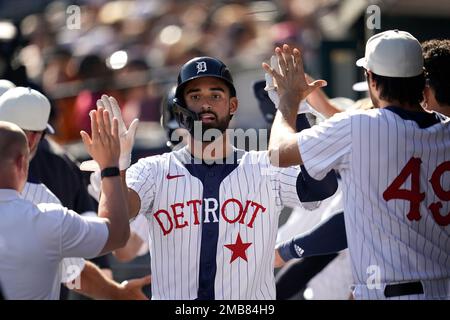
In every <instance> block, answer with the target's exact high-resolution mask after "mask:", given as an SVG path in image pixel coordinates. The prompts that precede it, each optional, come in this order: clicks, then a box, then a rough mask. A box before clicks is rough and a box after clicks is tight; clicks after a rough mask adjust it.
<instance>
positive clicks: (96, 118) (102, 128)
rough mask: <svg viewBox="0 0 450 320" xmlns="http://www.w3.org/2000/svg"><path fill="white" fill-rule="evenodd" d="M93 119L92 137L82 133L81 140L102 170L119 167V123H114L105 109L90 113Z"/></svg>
mask: <svg viewBox="0 0 450 320" xmlns="http://www.w3.org/2000/svg"><path fill="white" fill-rule="evenodd" d="M89 116H90V117H91V131H92V137H90V136H89V134H87V133H86V132H85V131H81V132H80V134H81V138H82V139H83V143H84V145H85V146H86V149H87V151H88V152H89V154H90V155H91V157H92V158H93V159H94V160H95V161H96V162H97V163H98V165H99V167H100V169H104V168H107V167H117V166H118V164H119V156H120V141H119V129H118V127H119V123H118V121H117V119H115V118H113V119H112V121H111V119H110V117H109V112H108V111H107V110H105V109H103V108H99V109H98V110H97V111H95V110H94V111H91V112H90V113H89Z"/></svg>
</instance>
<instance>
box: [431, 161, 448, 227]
mask: <svg viewBox="0 0 450 320" xmlns="http://www.w3.org/2000/svg"><path fill="white" fill-rule="evenodd" d="M446 171H450V161H446V162H443V163H441V164H440V165H439V166H438V167H437V168H436V170H434V172H433V174H432V176H431V179H430V183H431V186H432V187H433V190H434V193H436V195H437V196H438V198H439V199H440V200H442V201H450V189H449V190H447V191H445V190H444V189H443V188H442V184H441V176H442V175H443V174H444V172H446ZM428 209H430V210H431V213H432V214H433V218H434V220H435V221H436V223H437V224H438V225H440V226H444V227H445V226H448V225H449V224H450V212H448V213H447V215H445V216H443V215H441V212H440V211H441V209H442V202H439V201H438V202H434V203H432V204H430V206H429V207H428Z"/></svg>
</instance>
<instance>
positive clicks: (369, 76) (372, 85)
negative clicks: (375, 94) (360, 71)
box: [366, 70, 377, 88]
mask: <svg viewBox="0 0 450 320" xmlns="http://www.w3.org/2000/svg"><path fill="white" fill-rule="evenodd" d="M366 73H367V82H368V83H369V86H371V87H373V88H376V86H377V84H376V82H375V81H374V80H373V77H372V72H371V71H370V70H366Z"/></svg>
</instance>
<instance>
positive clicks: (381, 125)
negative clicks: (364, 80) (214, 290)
mask: <svg viewBox="0 0 450 320" xmlns="http://www.w3.org/2000/svg"><path fill="white" fill-rule="evenodd" d="M436 116H437V115H436V114H428V116H427V115H426V114H425V113H420V115H419V114H418V113H416V115H413V113H408V112H405V111H402V110H400V109H399V108H392V107H389V110H388V109H374V110H368V111H366V112H363V111H361V112H355V113H352V114H350V113H343V114H338V115H335V116H334V117H332V118H331V119H329V120H328V121H324V122H323V123H321V124H320V125H318V126H315V127H313V128H311V129H308V130H304V131H302V132H301V133H300V134H298V144H299V148H300V153H301V156H302V159H303V162H304V165H305V167H306V169H307V170H308V172H309V174H310V175H311V176H312V177H314V178H316V179H320V178H321V177H323V176H324V175H325V174H326V173H327V172H328V171H329V170H330V169H332V168H334V169H338V170H339V173H340V174H341V176H342V181H343V184H342V186H343V193H344V212H345V224H346V230H347V239H348V246H349V249H350V256H351V263H352V269H353V274H354V278H355V282H356V287H355V292H354V293H355V296H356V298H370V299H383V298H385V296H384V293H383V292H384V288H385V286H386V284H388V283H396V282H402V281H413V280H423V281H422V282H423V286H424V295H421V296H419V295H417V296H406V297H404V298H413V299H414V298H423V297H426V298H439V297H440V298H448V297H450V281H449V279H448V278H449V276H450V258H449V257H450V202H449V200H450V195H449V192H450V191H449V186H450V120H449V118H446V117H444V116H442V115H441V117H440V119H439V120H438V119H437V117H436ZM414 117H420V118H421V119H420V120H419V122H420V121H422V122H423V123H424V125H420V126H419V124H418V123H419V122H417V120H413V118H414ZM433 119H434V121H433ZM433 123H434V124H433ZM409 198H411V199H415V200H413V201H409V200H406V199H409ZM441 206H442V207H441Z"/></svg>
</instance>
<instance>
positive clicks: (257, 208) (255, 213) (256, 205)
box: [247, 201, 266, 228]
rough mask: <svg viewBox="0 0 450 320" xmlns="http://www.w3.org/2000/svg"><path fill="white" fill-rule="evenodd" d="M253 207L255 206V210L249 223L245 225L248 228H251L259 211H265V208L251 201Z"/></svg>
mask: <svg viewBox="0 0 450 320" xmlns="http://www.w3.org/2000/svg"><path fill="white" fill-rule="evenodd" d="M253 206H255V207H256V209H255V211H253V215H252V218H251V219H250V222H249V223H248V225H247V226H248V227H249V228H253V222H254V221H255V219H256V215H257V214H258V212H259V210H260V209H261V212H265V211H266V208H264V207H263V206H262V205H260V204H259V203H257V202H253V201H252V207H253Z"/></svg>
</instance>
